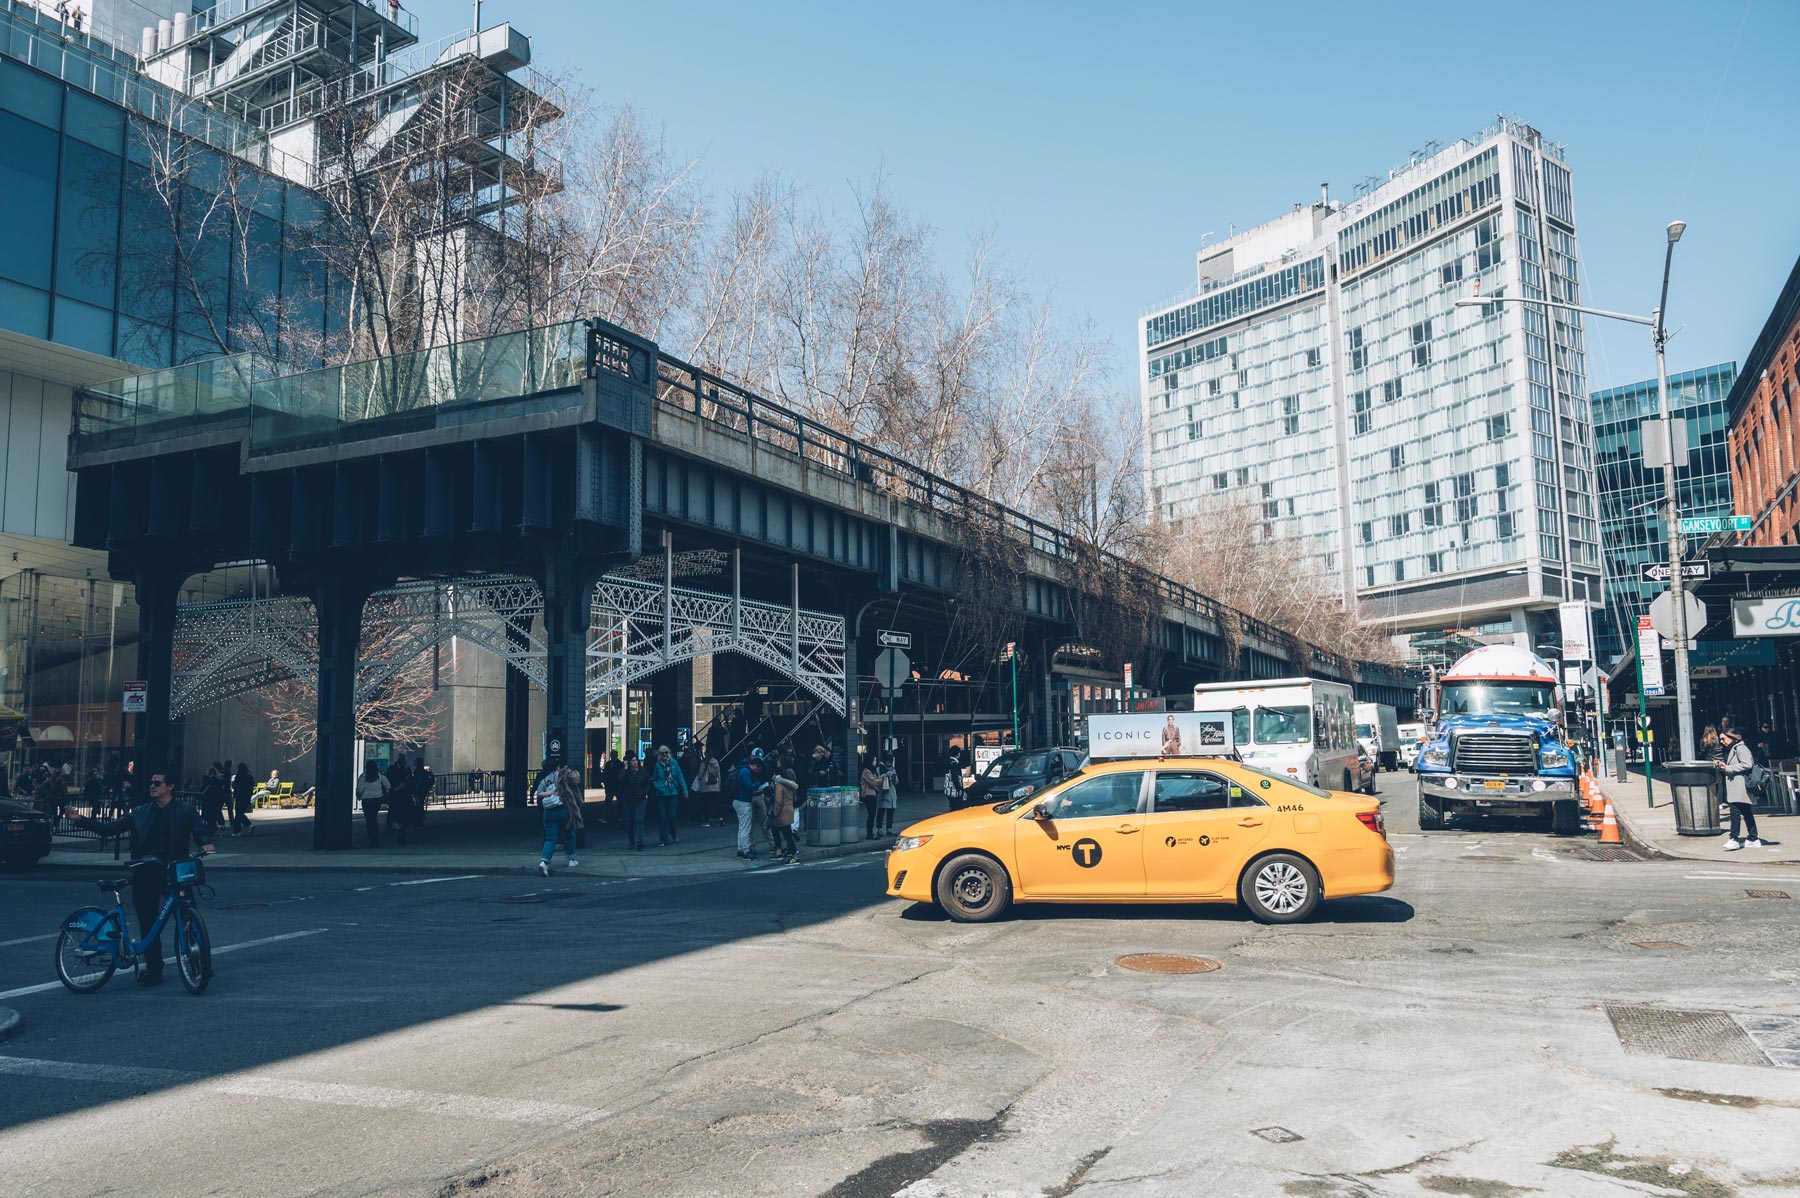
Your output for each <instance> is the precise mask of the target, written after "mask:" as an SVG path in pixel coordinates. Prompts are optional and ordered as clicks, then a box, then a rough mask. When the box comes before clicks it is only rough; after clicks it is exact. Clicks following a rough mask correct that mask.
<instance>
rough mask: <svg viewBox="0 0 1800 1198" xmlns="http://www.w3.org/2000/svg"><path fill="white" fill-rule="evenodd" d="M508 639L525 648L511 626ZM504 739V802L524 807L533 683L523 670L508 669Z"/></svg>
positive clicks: (510, 625) (507, 630) (519, 631)
mask: <svg viewBox="0 0 1800 1198" xmlns="http://www.w3.org/2000/svg"><path fill="white" fill-rule="evenodd" d="M506 639H507V640H508V641H509V642H511V644H512V645H513V646H514V647H515V648H518V649H523V648H524V645H525V634H524V632H523V631H521V630H520V629H519V628H518V627H516V626H515V625H513V624H512V623H510V622H509V623H508V624H507V626H506ZM503 711H504V716H505V718H504V724H505V730H504V733H503V736H504V739H503V741H502V745H501V759H500V768H501V769H502V770H503V771H504V773H505V784H504V785H505V791H504V796H505V797H504V801H505V804H506V806H508V807H523V806H525V797H526V796H525V771H526V770H527V769H529V768H530V766H531V758H530V752H529V749H528V746H529V744H530V740H531V680H530V679H529V678H527V677H525V674H524V673H523V671H521V670H519V669H517V668H515V667H513V666H511V665H509V666H507V667H506V696H505V699H504V700H503Z"/></svg>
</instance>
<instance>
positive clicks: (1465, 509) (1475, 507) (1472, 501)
mask: <svg viewBox="0 0 1800 1198" xmlns="http://www.w3.org/2000/svg"><path fill="white" fill-rule="evenodd" d="M1480 510H1481V509H1480V501H1479V500H1477V499H1476V498H1475V497H1474V496H1473V495H1471V496H1469V497H1468V498H1467V499H1458V500H1457V501H1456V519H1457V522H1458V523H1466V522H1468V521H1470V520H1473V519H1474V518H1475V517H1476V516H1477V515H1479V514H1480Z"/></svg>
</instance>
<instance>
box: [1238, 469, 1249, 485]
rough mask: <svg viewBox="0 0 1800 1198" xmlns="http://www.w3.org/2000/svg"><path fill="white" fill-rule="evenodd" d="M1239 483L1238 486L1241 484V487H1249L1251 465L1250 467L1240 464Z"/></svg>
mask: <svg viewBox="0 0 1800 1198" xmlns="http://www.w3.org/2000/svg"><path fill="white" fill-rule="evenodd" d="M1237 483H1238V486H1240V487H1247V486H1249V485H1250V467H1248V466H1239V467H1238V472H1237Z"/></svg>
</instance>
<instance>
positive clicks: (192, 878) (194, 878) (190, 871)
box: [169, 857, 206, 886]
mask: <svg viewBox="0 0 1800 1198" xmlns="http://www.w3.org/2000/svg"><path fill="white" fill-rule="evenodd" d="M169 881H170V883H171V884H173V885H176V886H198V885H200V884H201V883H203V882H205V881H206V867H205V866H204V865H202V864H200V861H199V859H198V858H196V857H186V858H183V859H182V860H180V861H174V862H171V863H170V864H169Z"/></svg>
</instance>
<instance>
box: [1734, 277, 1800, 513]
mask: <svg viewBox="0 0 1800 1198" xmlns="http://www.w3.org/2000/svg"><path fill="white" fill-rule="evenodd" d="M1726 407H1727V411H1728V412H1729V413H1730V419H1731V432H1730V445H1731V491H1732V495H1733V497H1734V498H1735V499H1736V507H1737V510H1738V512H1739V513H1740V514H1743V515H1749V516H1754V517H1755V518H1756V526H1755V527H1754V528H1753V529H1752V530H1751V531H1750V532H1749V533H1747V534H1745V536H1744V538H1743V543H1744V544H1746V545H1795V544H1800V262H1796V263H1795V264H1794V269H1793V271H1792V272H1791V273H1790V274H1789V275H1788V278H1787V283H1786V285H1785V286H1783V287H1782V289H1781V297H1780V298H1779V299H1777V300H1776V301H1775V308H1774V310H1773V311H1772V312H1770V313H1769V320H1768V323H1766V324H1765V325H1763V329H1762V332H1761V334H1759V335H1758V336H1757V338H1756V344H1755V345H1754V346H1753V347H1751V350H1750V353H1749V355H1748V356H1747V357H1746V358H1745V359H1744V362H1743V369H1742V370H1741V371H1740V372H1739V374H1738V377H1737V384H1736V385H1735V386H1734V387H1732V389H1731V397H1730V399H1729V400H1728V401H1727V404H1726Z"/></svg>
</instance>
